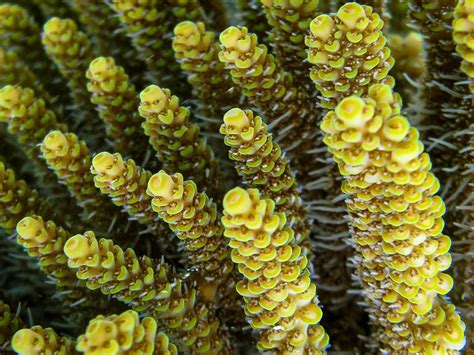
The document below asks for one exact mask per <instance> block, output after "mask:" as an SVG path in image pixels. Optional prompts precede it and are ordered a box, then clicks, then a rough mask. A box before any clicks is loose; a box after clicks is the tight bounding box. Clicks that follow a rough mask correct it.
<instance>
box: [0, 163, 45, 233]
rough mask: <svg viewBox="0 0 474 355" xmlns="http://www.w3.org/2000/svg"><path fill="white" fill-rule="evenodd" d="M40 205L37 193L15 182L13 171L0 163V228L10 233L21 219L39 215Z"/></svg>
mask: <svg viewBox="0 0 474 355" xmlns="http://www.w3.org/2000/svg"><path fill="white" fill-rule="evenodd" d="M42 205H44V202H43V201H41V199H40V197H39V196H38V192H37V191H35V190H31V189H30V188H29V187H28V185H27V184H26V182H25V181H24V180H17V178H16V177H15V173H14V172H13V170H11V169H8V168H7V167H6V166H5V164H4V163H3V162H0V228H2V229H4V230H5V231H6V232H7V233H12V232H13V231H14V230H15V226H16V224H17V223H18V222H19V221H20V220H21V219H22V218H23V217H25V216H28V215H32V214H34V213H39V212H40V211H39V209H40V208H41V206H42Z"/></svg>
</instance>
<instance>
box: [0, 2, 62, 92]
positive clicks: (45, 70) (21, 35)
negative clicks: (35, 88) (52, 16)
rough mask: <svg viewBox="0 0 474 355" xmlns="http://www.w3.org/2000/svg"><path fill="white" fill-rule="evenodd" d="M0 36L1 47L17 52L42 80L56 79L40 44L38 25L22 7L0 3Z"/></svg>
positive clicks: (55, 73)
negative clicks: (0, 40)
mask: <svg viewBox="0 0 474 355" xmlns="http://www.w3.org/2000/svg"><path fill="white" fill-rule="evenodd" d="M0 38H1V39H2V47H4V48H8V50H12V51H14V52H15V53H17V55H18V56H19V57H20V58H21V59H22V60H24V61H25V63H27V64H28V65H29V66H30V67H31V69H32V70H33V72H35V73H36V74H37V75H38V76H39V77H40V78H41V79H42V80H43V81H44V82H46V83H50V82H51V81H54V80H55V79H56V78H55V77H56V76H57V72H56V71H54V68H53V66H52V65H51V63H50V62H49V60H48V57H47V55H46V53H45V52H44V50H43V47H42V45H41V37H40V29H39V26H38V25H37V24H36V22H35V21H34V20H33V18H32V17H31V16H30V15H29V14H28V12H27V11H26V10H25V9H24V8H22V7H20V6H18V5H13V4H8V3H6V4H2V5H0ZM46 86H48V87H50V85H48V84H46Z"/></svg>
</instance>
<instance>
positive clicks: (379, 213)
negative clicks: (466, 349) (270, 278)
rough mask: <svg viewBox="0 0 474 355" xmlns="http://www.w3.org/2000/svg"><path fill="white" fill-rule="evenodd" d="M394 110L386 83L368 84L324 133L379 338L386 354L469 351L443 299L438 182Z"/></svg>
mask: <svg viewBox="0 0 474 355" xmlns="http://www.w3.org/2000/svg"><path fill="white" fill-rule="evenodd" d="M400 109H401V103H400V98H399V96H398V95H397V94H395V95H394V94H393V92H392V90H391V88H390V86H388V85H384V84H376V85H372V86H371V87H370V89H369V93H368V98H366V99H361V98H359V97H356V96H351V97H349V98H346V99H344V100H343V101H342V102H341V103H340V104H339V105H338V106H337V107H336V110H335V111H331V112H329V113H328V114H327V115H326V117H325V118H324V120H323V123H322V125H321V129H322V130H323V131H324V132H325V133H326V136H325V138H324V142H325V143H326V144H327V145H328V147H329V150H330V151H331V152H332V153H333V154H334V159H335V160H336V162H337V163H338V166H339V170H340V172H341V174H342V175H343V176H344V177H345V178H346V179H345V180H344V184H343V187H342V188H343V191H344V192H345V193H347V194H348V195H349V198H348V199H347V200H346V203H347V207H348V209H349V212H350V215H351V221H350V224H351V232H352V236H353V239H354V241H355V243H356V251H357V253H358V255H357V258H358V264H357V265H358V272H359V273H360V275H361V279H362V284H363V285H364V287H365V289H366V293H365V294H366V298H367V303H368V309H369V312H370V313H371V315H372V318H371V319H372V322H373V323H374V325H375V326H376V328H377V329H376V330H375V332H376V336H377V339H378V340H379V341H380V342H382V343H383V344H384V346H385V349H384V350H385V351H399V350H401V349H406V350H407V351H408V352H409V353H417V352H422V353H425V352H432V351H438V352H442V353H455V352H456V351H457V350H460V349H462V347H463V346H464V344H465V339H464V328H465V326H464V323H463V322H462V321H461V320H460V317H459V315H458V314H457V313H456V312H455V308H454V306H453V305H451V304H449V303H448V302H447V301H446V300H445V299H443V298H442V297H441V295H445V294H446V293H448V292H449V291H450V289H451V288H452V285H453V280H452V278H451V277H450V276H449V275H448V274H445V273H443V271H444V270H446V269H447V268H449V266H450V264H451V256H450V254H449V252H448V251H449V247H450V244H451V241H450V239H449V237H448V236H446V235H443V234H442V229H443V225H444V222H443V219H442V215H443V213H444V212H445V208H444V203H443V201H442V200H441V198H440V197H439V196H434V194H435V193H436V192H437V191H438V189H439V182H438V180H437V179H436V178H435V176H434V175H433V173H431V172H430V168H431V162H430V158H429V156H428V155H427V154H426V153H423V144H422V143H421V142H420V141H419V133H418V131H417V130H416V129H415V128H412V127H410V124H409V122H408V120H407V119H406V118H405V117H404V116H402V115H400ZM382 283H386V286H385V287H382Z"/></svg>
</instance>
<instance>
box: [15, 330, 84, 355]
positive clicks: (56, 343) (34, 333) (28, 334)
mask: <svg viewBox="0 0 474 355" xmlns="http://www.w3.org/2000/svg"><path fill="white" fill-rule="evenodd" d="M74 345H75V344H74V342H72V341H71V340H70V339H69V338H68V337H63V336H60V335H58V334H57V333H56V332H55V331H54V330H53V329H52V328H43V327H41V326H40V325H35V326H34V327H32V328H25V329H20V330H19V331H17V332H16V333H15V335H14V336H13V340H12V348H13V350H14V351H15V352H16V353H17V354H19V355H33V354H34V355H36V354H58V355H72V354H75V351H74Z"/></svg>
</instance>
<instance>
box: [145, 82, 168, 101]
mask: <svg viewBox="0 0 474 355" xmlns="http://www.w3.org/2000/svg"><path fill="white" fill-rule="evenodd" d="M166 98H167V95H166V93H165V92H164V90H163V89H162V88H160V87H159V86H158V85H149V86H147V87H146V88H145V89H144V90H143V91H142V92H141V93H140V100H141V101H142V102H150V103H153V102H154V101H159V100H164V99H166Z"/></svg>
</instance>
